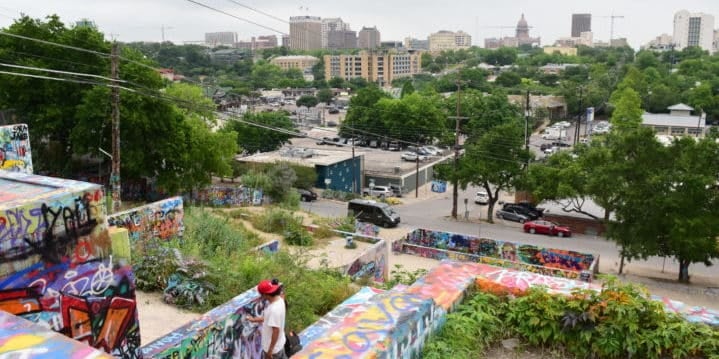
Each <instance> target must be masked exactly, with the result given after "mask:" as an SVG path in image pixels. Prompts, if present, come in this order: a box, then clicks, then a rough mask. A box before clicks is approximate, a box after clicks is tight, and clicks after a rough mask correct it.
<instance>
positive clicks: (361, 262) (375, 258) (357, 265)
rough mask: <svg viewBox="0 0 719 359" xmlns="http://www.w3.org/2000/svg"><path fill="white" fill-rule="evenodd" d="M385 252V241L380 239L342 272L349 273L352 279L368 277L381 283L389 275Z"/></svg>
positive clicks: (386, 252) (386, 249)
mask: <svg viewBox="0 0 719 359" xmlns="http://www.w3.org/2000/svg"><path fill="white" fill-rule="evenodd" d="M387 254H388V246H387V241H385V240H381V241H379V242H377V243H375V244H373V245H372V246H371V247H369V248H367V249H366V250H365V251H364V252H362V253H361V254H360V255H359V256H357V258H356V259H355V260H354V261H352V263H350V264H349V265H347V266H346V267H345V268H344V273H345V274H347V275H349V276H350V277H351V278H352V280H355V279H358V278H362V277H370V278H372V279H373V280H374V281H375V282H380V283H383V282H384V281H386V280H387V279H388V278H387V277H388V276H389V273H388V272H389V261H388V258H387Z"/></svg>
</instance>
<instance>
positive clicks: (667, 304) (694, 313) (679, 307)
mask: <svg viewBox="0 0 719 359" xmlns="http://www.w3.org/2000/svg"><path fill="white" fill-rule="evenodd" d="M651 298H652V299H653V300H656V301H658V302H662V303H663V304H664V309H665V310H666V311H667V312H670V313H674V314H678V315H680V316H682V317H684V319H686V320H687V321H689V322H692V323H705V324H709V325H712V326H715V327H718V326H719V311H718V310H714V309H709V308H706V307H695V306H691V305H687V304H686V303H684V302H680V301H677V300H671V299H669V298H667V297H660V296H656V295H653V296H652V297H651Z"/></svg>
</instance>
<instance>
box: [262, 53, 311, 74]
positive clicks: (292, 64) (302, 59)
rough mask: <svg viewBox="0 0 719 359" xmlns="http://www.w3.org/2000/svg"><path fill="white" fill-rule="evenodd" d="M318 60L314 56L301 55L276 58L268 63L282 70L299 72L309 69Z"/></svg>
mask: <svg viewBox="0 0 719 359" xmlns="http://www.w3.org/2000/svg"><path fill="white" fill-rule="evenodd" d="M319 62H320V59H318V58H316V57H314V56H303V55H291V56H278V57H275V58H273V59H272V60H270V63H271V64H273V65H276V66H279V67H280V68H281V69H283V70H289V69H299V70H301V71H304V70H307V69H311V68H312V67H314V66H315V65H317V63H319Z"/></svg>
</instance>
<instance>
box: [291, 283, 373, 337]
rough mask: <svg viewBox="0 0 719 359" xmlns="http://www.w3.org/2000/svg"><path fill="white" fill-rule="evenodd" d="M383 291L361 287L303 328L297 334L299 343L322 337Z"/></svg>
mask: <svg viewBox="0 0 719 359" xmlns="http://www.w3.org/2000/svg"><path fill="white" fill-rule="evenodd" d="M383 292H384V291H383V290H381V289H376V288H372V287H362V289H360V290H359V291H358V292H357V293H355V294H354V295H353V296H351V297H349V298H347V299H345V301H344V302H342V303H340V304H339V305H338V306H336V307H335V308H334V309H332V310H331V311H330V312H329V313H327V314H325V315H324V316H323V317H322V318H320V320H318V321H316V322H314V323H313V324H312V325H310V326H309V327H307V328H305V330H303V331H302V332H301V333H300V334H299V337H300V343H302V345H307V344H308V343H311V342H313V341H315V340H317V339H319V338H321V337H323V336H324V335H325V334H327V333H328V332H329V330H330V329H331V328H333V327H334V326H336V325H338V324H339V323H341V322H342V321H343V320H344V319H345V317H347V316H348V315H349V314H350V313H352V311H353V310H355V309H357V308H364V305H365V304H366V303H367V302H369V301H370V299H372V298H373V297H374V296H375V295H377V294H379V293H383Z"/></svg>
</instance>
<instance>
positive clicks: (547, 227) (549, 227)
mask: <svg viewBox="0 0 719 359" xmlns="http://www.w3.org/2000/svg"><path fill="white" fill-rule="evenodd" d="M523 228H524V231H525V232H527V233H532V234H535V233H539V234H548V235H550V236H558V237H571V236H572V230H571V229H569V227H565V226H560V225H558V224H556V223H554V222H550V221H530V222H527V223H525V224H524V227H523Z"/></svg>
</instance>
